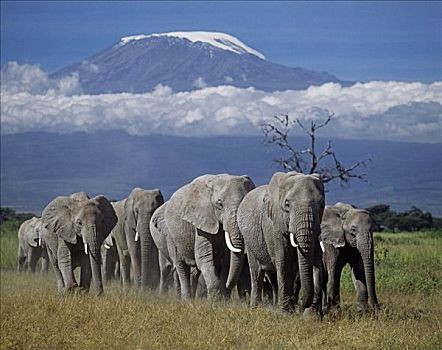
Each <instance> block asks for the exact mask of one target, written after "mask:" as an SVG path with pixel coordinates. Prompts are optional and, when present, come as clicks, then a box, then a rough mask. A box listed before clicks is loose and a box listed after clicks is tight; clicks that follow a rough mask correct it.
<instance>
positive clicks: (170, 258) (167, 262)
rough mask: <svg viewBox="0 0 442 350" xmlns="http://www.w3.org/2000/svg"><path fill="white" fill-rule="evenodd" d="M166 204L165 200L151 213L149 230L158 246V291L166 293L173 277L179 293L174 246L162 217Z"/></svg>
mask: <svg viewBox="0 0 442 350" xmlns="http://www.w3.org/2000/svg"><path fill="white" fill-rule="evenodd" d="M166 205H167V202H166V203H164V204H163V205H162V206H161V207H159V208H158V209H157V210H156V211H155V213H154V214H153V215H152V218H151V220H150V232H151V235H152V239H153V241H154V243H155V246H156V247H157V248H158V261H159V266H160V287H159V291H160V293H161V294H164V293H166V292H167V290H168V289H169V288H170V286H171V279H172V278H173V280H174V283H175V288H176V290H177V293H178V295H179V281H178V275H177V273H176V269H175V260H176V258H175V256H176V248H175V246H174V245H173V243H172V241H171V240H170V238H168V230H167V226H166V220H165V218H164V211H165V209H166Z"/></svg>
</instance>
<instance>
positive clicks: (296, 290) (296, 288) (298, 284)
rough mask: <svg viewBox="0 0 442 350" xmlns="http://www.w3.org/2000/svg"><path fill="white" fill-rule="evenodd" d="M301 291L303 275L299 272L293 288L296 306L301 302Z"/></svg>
mask: <svg viewBox="0 0 442 350" xmlns="http://www.w3.org/2000/svg"><path fill="white" fill-rule="evenodd" d="M300 291H301V275H300V274H299V271H298V272H297V273H296V275H295V283H294V287H293V300H294V303H295V305H296V304H298V302H299V292H300Z"/></svg>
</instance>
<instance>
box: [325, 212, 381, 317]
mask: <svg viewBox="0 0 442 350" xmlns="http://www.w3.org/2000/svg"><path fill="white" fill-rule="evenodd" d="M375 226H376V225H375V222H374V220H373V218H372V217H371V215H370V213H369V212H367V211H366V210H363V209H358V208H355V207H353V206H351V205H349V204H344V203H337V204H335V205H332V206H326V207H325V211H324V218H323V220H322V224H321V239H322V242H321V243H322V247H323V249H324V254H323V262H324V268H325V274H324V284H323V289H324V302H325V305H326V306H327V308H331V307H333V306H336V305H338V304H339V302H340V293H339V285H340V278H341V272H342V269H343V267H344V266H345V265H346V264H349V265H350V267H351V271H352V279H353V284H354V286H355V289H356V293H357V300H358V304H359V305H358V307H359V308H360V309H365V308H366V306H367V303H368V302H369V303H370V305H372V306H374V307H377V306H378V299H377V296H376V288H375V267H374V240H373V231H374V229H375Z"/></svg>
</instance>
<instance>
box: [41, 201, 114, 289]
mask: <svg viewBox="0 0 442 350" xmlns="http://www.w3.org/2000/svg"><path fill="white" fill-rule="evenodd" d="M80 198H81V197H80ZM42 219H43V222H44V225H45V227H46V228H47V229H48V230H50V231H52V232H55V233H56V234H57V236H58V237H60V238H62V239H63V240H64V241H66V242H68V243H71V244H77V242H79V240H80V241H81V242H82V244H83V247H84V253H85V254H86V255H89V261H90V265H91V271H92V280H93V282H94V286H95V288H96V291H97V293H98V294H100V293H102V291H103V281H102V275H101V251H100V248H101V245H102V243H103V241H104V239H105V238H106V237H107V236H108V235H109V233H110V232H111V230H112V228H113V227H114V226H115V224H116V223H117V216H116V215H115V211H114V209H113V208H112V205H111V204H110V202H109V201H108V200H107V199H106V198H105V197H104V196H97V197H95V198H92V199H87V200H86V199H85V198H83V200H79V199H75V198H71V197H57V198H55V199H54V200H53V201H52V202H51V203H49V204H48V206H47V207H46V208H45V209H44V211H43V214H42Z"/></svg>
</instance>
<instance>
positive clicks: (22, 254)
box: [17, 247, 26, 272]
mask: <svg viewBox="0 0 442 350" xmlns="http://www.w3.org/2000/svg"><path fill="white" fill-rule="evenodd" d="M17 256H18V257H17V262H18V264H17V268H18V271H19V272H21V271H23V270H24V268H25V262H26V253H25V252H24V250H23V248H22V247H19V248H18V254H17Z"/></svg>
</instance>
